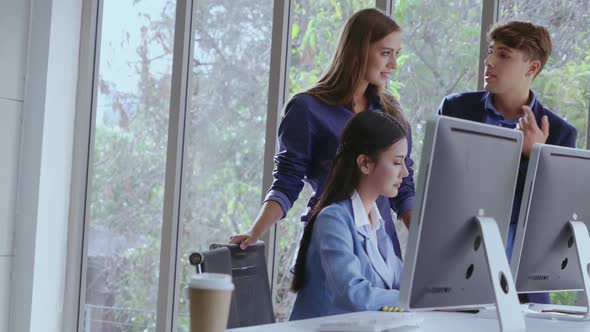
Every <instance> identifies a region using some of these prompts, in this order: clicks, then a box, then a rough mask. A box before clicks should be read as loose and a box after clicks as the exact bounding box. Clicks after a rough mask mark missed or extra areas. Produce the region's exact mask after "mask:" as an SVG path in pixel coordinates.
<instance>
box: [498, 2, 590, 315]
mask: <svg viewBox="0 0 590 332" xmlns="http://www.w3.org/2000/svg"><path fill="white" fill-rule="evenodd" d="M589 11H590V3H588V1H582V0H580V1H559V2H555V1H547V0H540V1H539V0H535V1H532V0H501V1H500V21H509V20H523V21H531V22H533V23H536V24H541V25H544V26H545V27H547V29H549V32H550V34H551V40H552V42H553V51H552V53H551V57H550V58H549V61H548V62H547V64H546V65H545V68H544V69H543V71H542V72H541V74H539V76H537V78H535V80H534V81H533V91H535V93H536V94H537V97H538V98H539V100H540V101H541V103H542V104H543V105H545V107H548V108H550V109H551V110H553V111H554V112H556V113H557V114H559V115H561V116H562V117H564V118H565V119H566V120H567V121H568V122H569V123H571V124H572V125H574V126H575V127H576V128H577V129H578V140H577V143H576V145H577V147H578V148H586V143H587V142H586V137H587V136H586V133H587V128H588V127H587V123H588V111H589V107H590V61H589V59H590V42H589V40H590V39H589V38H588V37H589V36H590V28H589V27H590V15H588V12H589ZM551 301H552V302H553V303H559V304H570V305H573V304H575V301H576V292H558V293H552V294H551Z"/></svg>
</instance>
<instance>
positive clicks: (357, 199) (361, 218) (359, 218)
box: [350, 190, 382, 230]
mask: <svg viewBox="0 0 590 332" xmlns="http://www.w3.org/2000/svg"><path fill="white" fill-rule="evenodd" d="M350 200H351V201H352V213H353V215H354V223H355V225H356V227H363V226H365V225H367V226H369V227H370V228H371V224H370V223H369V217H368V215H367V211H366V210H365V207H364V206H363V202H362V201H361V196H359V194H358V192H357V191H356V190H355V191H354V193H353V194H352V197H351V198H350ZM369 215H371V219H372V220H379V222H378V223H377V227H376V228H375V230H377V229H379V228H380V227H381V219H382V218H381V213H379V209H378V208H377V204H376V203H373V207H372V208H371V211H370V212H369Z"/></svg>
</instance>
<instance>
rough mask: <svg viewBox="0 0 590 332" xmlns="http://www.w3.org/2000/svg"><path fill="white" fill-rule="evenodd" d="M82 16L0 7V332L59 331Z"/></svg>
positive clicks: (33, 6) (71, 4) (47, 7)
mask: <svg viewBox="0 0 590 332" xmlns="http://www.w3.org/2000/svg"><path fill="white" fill-rule="evenodd" d="M81 7H82V1H79V0H0V40H1V41H2V42H1V43H0V73H1V74H0V114H1V115H2V116H3V118H2V121H0V123H1V124H0V153H2V157H3V160H6V161H8V162H7V163H5V162H3V163H0V164H2V165H0V181H2V182H0V184H1V185H0V250H2V251H0V331H11V332H24V331H27V332H28V331H50V332H58V331H59V332H61V331H63V328H62V327H63V317H62V315H63V301H64V300H63V294H64V288H65V285H64V279H65V258H66V239H67V230H68V205H69V186H70V176H71V164H72V145H73V133H74V130H73V127H74V114H75V101H76V83H77V77H78V52H79V43H80V36H79V34H80V17H81ZM5 41H8V43H5ZM5 73H7V74H5ZM7 119H8V121H6V120H7ZM5 211H7V214H8V215H7V216H5V215H4V212H5ZM13 231H14V235H12V234H13ZM1 255H4V256H1ZM8 292H10V294H8ZM8 301H9V302H8ZM7 318H9V321H8V322H7Z"/></svg>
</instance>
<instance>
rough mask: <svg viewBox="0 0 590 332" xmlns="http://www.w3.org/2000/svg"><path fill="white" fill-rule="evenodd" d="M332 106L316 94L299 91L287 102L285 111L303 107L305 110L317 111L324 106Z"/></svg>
mask: <svg viewBox="0 0 590 332" xmlns="http://www.w3.org/2000/svg"><path fill="white" fill-rule="evenodd" d="M332 107H334V106H332V105H329V104H328V103H326V102H325V101H324V100H322V99H321V98H319V97H318V96H316V95H313V94H311V93H308V92H301V93H298V94H296V95H295V96H293V97H292V98H291V100H289V103H288V104H287V111H289V110H290V109H295V108H296V109H305V110H307V111H312V112H314V111H318V110H321V109H325V108H332Z"/></svg>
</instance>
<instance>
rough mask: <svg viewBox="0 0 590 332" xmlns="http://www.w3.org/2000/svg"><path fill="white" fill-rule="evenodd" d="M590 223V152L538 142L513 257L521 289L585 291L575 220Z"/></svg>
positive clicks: (513, 265) (531, 291) (535, 147)
mask: <svg viewBox="0 0 590 332" xmlns="http://www.w3.org/2000/svg"><path fill="white" fill-rule="evenodd" d="M574 220H578V221H583V222H584V223H585V224H586V227H588V226H590V151H586V150H578V149H572V148H565V147H560V146H552V145H540V144H539V145H537V144H535V145H534V146H533V149H532V152H531V156H530V159H529V167H528V170H527V177H526V182H525V187H524V192H523V200H522V206H521V209H520V215H519V218H518V225H517V230H516V237H515V239H514V252H513V257H512V261H511V266H510V268H511V270H512V275H513V276H514V278H515V284H516V290H517V291H518V292H519V293H520V292H529V293H534V292H550V291H565V290H582V289H583V284H582V278H581V277H580V276H581V274H580V273H581V271H580V268H579V265H578V264H577V258H578V254H577V251H576V246H574V245H573V238H572V232H571V230H570V228H569V221H574Z"/></svg>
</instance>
